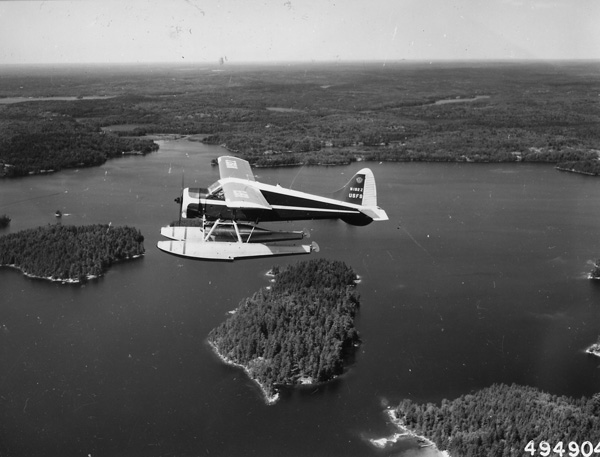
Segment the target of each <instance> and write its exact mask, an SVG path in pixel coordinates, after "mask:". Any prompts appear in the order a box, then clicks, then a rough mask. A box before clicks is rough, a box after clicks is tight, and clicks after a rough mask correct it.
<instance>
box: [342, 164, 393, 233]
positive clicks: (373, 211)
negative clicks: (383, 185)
mask: <svg viewBox="0 0 600 457" xmlns="http://www.w3.org/2000/svg"><path fill="white" fill-rule="evenodd" d="M334 196H335V198H337V199H338V200H342V201H345V202H348V203H353V204H355V205H360V206H362V207H363V208H361V209H360V212H361V213H363V214H364V215H366V216H368V217H369V218H370V219H372V220H374V221H387V220H388V217H387V214H386V212H385V211H384V210H382V209H381V208H379V207H378V206H377V187H376V186H375V176H374V175H373V172H372V171H371V170H370V169H369V168H363V169H362V170H360V171H359V172H358V173H356V174H355V175H354V176H353V177H352V179H350V181H348V183H347V184H346V185H345V186H344V187H342V188H341V189H340V190H338V191H337V192H335V194H334ZM369 222H370V221H369Z"/></svg>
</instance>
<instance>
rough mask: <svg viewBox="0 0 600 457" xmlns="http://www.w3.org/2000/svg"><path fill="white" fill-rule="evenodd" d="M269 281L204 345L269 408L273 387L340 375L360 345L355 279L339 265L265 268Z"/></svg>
mask: <svg viewBox="0 0 600 457" xmlns="http://www.w3.org/2000/svg"><path fill="white" fill-rule="evenodd" d="M272 272H273V274H274V275H275V282H274V283H273V285H272V286H271V287H270V288H269V289H268V288H262V289H261V290H259V291H258V292H256V293H255V294H254V295H253V296H252V297H250V298H246V299H245V300H242V302H241V303H240V305H239V306H238V308H237V309H236V310H235V313H234V314H232V315H231V316H230V317H229V318H228V319H227V320H226V321H225V322H224V323H222V324H221V325H220V326H218V327H216V328H215V329H213V330H212V331H211V332H210V334H209V336H208V342H209V343H210V345H211V346H212V347H213V348H214V349H215V351H216V352H217V354H218V355H219V357H220V358H221V359H222V360H223V361H225V362H226V363H229V364H232V365H236V366H241V367H242V368H243V369H244V370H245V371H246V372H247V374H248V375H249V376H250V377H251V378H252V379H253V380H254V381H256V382H257V383H258V384H259V386H260V387H261V389H262V390H263V392H264V394H265V396H266V398H267V402H268V403H273V402H275V401H277V399H278V393H277V387H278V386H282V385H285V386H293V385H298V384H313V383H322V382H326V381H329V380H331V379H333V378H334V377H335V376H338V375H340V374H342V373H343V371H344V364H345V360H347V356H348V355H349V354H351V351H353V350H354V348H355V347H356V346H357V345H358V343H359V336H358V332H357V330H356V329H355V327H354V317H355V315H356V312H357V310H358V307H359V298H358V295H357V293H356V291H355V290H354V286H355V280H356V274H355V273H354V271H353V270H352V269H351V268H350V267H348V266H347V265H346V264H344V263H343V262H340V261H332V260H326V259H314V260H310V261H304V262H300V263H297V264H295V265H290V266H288V267H286V268H284V269H281V270H279V269H278V268H274V269H273V270H272Z"/></svg>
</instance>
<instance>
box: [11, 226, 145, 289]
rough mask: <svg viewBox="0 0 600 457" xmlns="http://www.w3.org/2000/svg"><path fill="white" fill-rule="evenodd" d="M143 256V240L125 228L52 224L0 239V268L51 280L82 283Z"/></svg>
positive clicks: (137, 232) (139, 234)
mask: <svg viewBox="0 0 600 457" xmlns="http://www.w3.org/2000/svg"><path fill="white" fill-rule="evenodd" d="M143 254H144V237H143V236H142V234H141V233H140V231H139V230H137V229H135V228H132V227H127V226H125V227H113V226H111V225H106V224H95V225H86V226H73V225H62V224H54V225H47V226H43V227H38V228H33V229H28V230H22V231H20V232H17V233H10V234H8V235H4V236H1V237H0V266H9V267H15V268H18V269H20V270H21V271H22V272H23V273H24V274H26V275H28V276H33V277H37V278H45V279H50V280H53V281H62V282H84V281H86V280H87V279H89V278H91V277H97V276H101V275H102V274H103V273H104V272H105V271H106V270H107V269H108V267H109V266H110V265H111V264H113V263H114V262H118V261H120V260H125V259H132V258H136V257H139V256H141V255H143Z"/></svg>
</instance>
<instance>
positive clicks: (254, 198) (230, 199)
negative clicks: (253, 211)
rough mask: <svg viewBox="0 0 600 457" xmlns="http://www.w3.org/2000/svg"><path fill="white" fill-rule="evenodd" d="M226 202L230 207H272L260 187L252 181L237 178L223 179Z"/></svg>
mask: <svg viewBox="0 0 600 457" xmlns="http://www.w3.org/2000/svg"><path fill="white" fill-rule="evenodd" d="M221 184H222V186H223V193H224V194H225V203H227V206H228V207H229V208H257V209H271V205H269V203H268V202H267V200H265V197H263V194H262V193H261V191H260V190H259V189H257V188H256V187H254V186H253V185H252V182H251V181H246V180H237V179H223V180H221Z"/></svg>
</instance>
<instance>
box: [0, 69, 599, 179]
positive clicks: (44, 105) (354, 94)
mask: <svg viewBox="0 0 600 457" xmlns="http://www.w3.org/2000/svg"><path fill="white" fill-rule="evenodd" d="M84 70H85V67H82V70H81V72H80V74H81V77H79V76H78V73H77V69H75V70H73V69H69V68H67V69H62V70H61V69H54V68H48V69H46V71H45V72H44V73H43V74H41V73H35V72H31V73H28V72H27V71H26V68H24V69H21V70H19V69H15V70H12V71H11V72H8V73H7V74H6V75H3V80H2V82H3V84H2V88H1V89H0V99H1V98H2V97H17V96H20V97H23V96H24V95H26V96H30V97H40V96H44V97H47V98H46V99H45V100H44V101H35V100H33V101H28V102H24V103H15V104H5V105H2V104H1V100H0V173H1V174H3V175H5V176H14V175H21V174H23V173H37V172H41V171H42V170H57V169H59V168H64V167H69V166H84V165H93V164H99V163H101V162H102V161H104V160H106V158H107V157H114V156H115V155H119V154H122V153H123V152H124V151H141V152H142V153H144V152H147V151H149V150H152V148H153V147H155V146H153V143H152V142H150V141H149V140H147V139H144V135H146V134H156V133H173V134H181V135H191V134H202V135H205V138H204V140H203V141H204V142H206V143H208V144H216V145H223V146H225V147H226V148H227V149H228V150H229V151H231V153H233V154H235V155H238V156H240V157H243V158H245V159H247V160H249V161H250V162H251V164H252V165H254V166H282V165H312V164H324V165H331V164H347V163H350V162H354V161H361V160H375V161H447V162H528V163H530V162H534V163H551V164H555V165H556V166H557V168H558V169H560V170H565V171H575V172H579V173H587V174H597V172H598V167H599V165H598V164H599V162H598V157H599V148H598V144H600V129H598V128H597V126H598V124H599V123H600V107H599V106H598V104H597V103H590V100H595V99H596V98H597V95H598V90H597V88H598V84H599V76H598V75H600V64H599V63H598V62H566V61H565V62H427V63H420V62H388V63H386V64H385V65H383V66H382V65H381V64H378V63H372V64H368V65H367V64H353V63H344V64H336V65H333V64H317V63H312V64H309V63H306V64H294V65H286V66H278V65H223V66H221V67H219V68H218V70H219V71H218V72H216V71H213V70H214V68H213V67H211V66H210V65H196V66H195V65H180V66H179V65H171V66H162V67H161V66H158V65H157V66H154V67H153V71H152V72H148V71H146V69H145V68H140V69H136V68H135V67H123V68H109V67H107V68H102V67H99V68H95V71H94V74H93V76H91V74H90V73H89V72H85V71H84ZM24 88H25V89H24ZM82 93H83V94H86V95H87V94H94V95H100V96H102V97H100V98H96V99H94V98H89V99H77V100H71V101H65V100H53V99H52V98H51V97H53V96H55V97H56V96H69V95H70V96H79V95H81V94H82ZM108 96H110V97H108ZM110 126H117V127H118V129H117V128H115V129H108V130H107V127H110Z"/></svg>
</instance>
